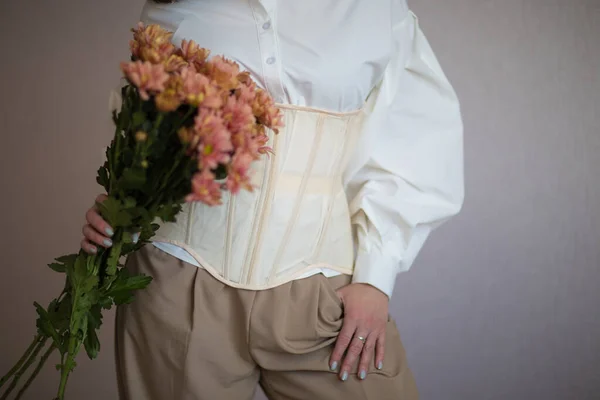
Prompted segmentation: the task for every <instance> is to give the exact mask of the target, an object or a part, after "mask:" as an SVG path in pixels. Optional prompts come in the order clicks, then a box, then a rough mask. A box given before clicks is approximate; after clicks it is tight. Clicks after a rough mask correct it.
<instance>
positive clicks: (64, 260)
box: [48, 254, 77, 273]
mask: <svg viewBox="0 0 600 400" xmlns="http://www.w3.org/2000/svg"><path fill="white" fill-rule="evenodd" d="M76 258H77V254H69V255H66V256H62V257H58V258H55V259H54V261H57V262H55V263H51V264H48V267H50V268H51V269H52V270H54V271H56V272H60V273H64V272H66V270H67V267H69V266H71V267H72V266H73V263H74V262H75V259H76Z"/></svg>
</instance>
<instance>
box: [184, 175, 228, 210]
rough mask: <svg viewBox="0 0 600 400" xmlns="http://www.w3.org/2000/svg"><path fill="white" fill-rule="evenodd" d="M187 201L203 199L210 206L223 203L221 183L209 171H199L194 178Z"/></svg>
mask: <svg viewBox="0 0 600 400" xmlns="http://www.w3.org/2000/svg"><path fill="white" fill-rule="evenodd" d="M186 201H201V202H203V203H205V204H208V205H210V206H216V205H219V204H221V185H220V184H219V183H218V182H216V181H215V176H214V175H213V174H212V173H211V172H210V171H209V170H204V171H201V172H198V173H196V174H195V175H194V177H193V178H192V192H191V193H190V194H189V195H188V196H187V198H186Z"/></svg>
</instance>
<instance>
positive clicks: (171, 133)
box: [0, 24, 282, 400]
mask: <svg viewBox="0 0 600 400" xmlns="http://www.w3.org/2000/svg"><path fill="white" fill-rule="evenodd" d="M132 31H133V34H134V35H133V36H134V37H133V40H132V41H131V51H132V60H131V62H126V63H122V64H121V69H122V71H123V74H124V77H125V78H126V80H127V84H126V85H124V86H123V87H122V88H121V95H120V96H119V97H120V98H119V101H120V103H121V105H120V106H119V107H118V109H117V110H115V111H113V121H114V123H115V125H116V130H115V135H114V138H113V140H112V142H111V144H110V146H109V147H108V148H107V151H106V162H105V163H104V165H103V166H101V167H100V169H99V170H98V177H97V181H98V183H99V184H101V185H102V186H103V187H104V188H105V190H106V192H107V194H108V198H107V200H105V201H104V202H102V203H98V204H97V207H98V209H99V210H100V213H101V215H102V216H103V218H104V219H105V220H106V221H107V222H108V223H109V224H110V226H112V227H113V228H115V233H114V235H113V246H112V247H111V248H110V249H106V250H105V249H100V250H99V251H98V252H97V254H93V255H90V254H87V253H85V252H83V251H80V252H79V253H78V254H70V255H66V256H62V257H59V258H57V259H56V262H55V263H52V264H50V265H49V266H50V268H52V269H53V270H55V271H57V272H60V273H64V274H66V283H65V287H64V289H63V291H62V293H61V294H60V296H59V297H58V298H56V299H54V300H53V301H52V302H50V305H49V306H48V307H47V308H44V307H42V306H41V305H39V304H37V303H35V307H36V310H37V314H38V318H37V323H36V325H37V334H36V335H35V337H34V339H33V342H32V343H31V345H30V346H29V348H28V349H27V350H26V351H25V353H24V354H23V356H22V357H21V359H20V360H19V361H18V362H17V363H16V364H15V365H14V367H13V368H12V369H11V370H10V371H9V372H8V374H7V375H5V376H4V377H2V378H1V380H0V387H3V386H4V385H8V386H7V388H6V390H5V392H4V394H3V395H2V397H1V399H2V400H4V399H8V396H9V395H10V394H11V393H12V392H13V391H14V389H15V388H16V387H17V386H18V384H19V380H20V379H21V377H23V375H24V374H25V373H26V372H27V371H28V370H29V369H30V368H33V366H34V365H36V366H35V368H34V369H33V371H32V372H31V373H30V375H29V378H28V380H27V381H26V382H25V384H24V385H22V387H21V389H20V391H19V392H18V393H17V394H16V398H17V399H19V398H20V397H21V396H22V395H23V393H24V392H25V390H26V389H27V388H28V387H29V385H30V384H31V383H32V382H33V380H34V379H35V377H36V376H37V374H38V372H39V371H40V370H41V368H42V367H43V365H44V363H45V362H46V361H47V360H48V358H49V356H50V355H51V354H52V353H54V352H55V351H58V352H59V354H60V360H61V361H60V364H59V365H58V366H57V368H58V369H59V370H60V373H61V374H60V375H61V378H60V385H59V389H58V395H57V397H56V399H59V400H62V399H64V396H65V388H66V383H67V379H68V377H69V374H70V373H71V372H72V371H73V369H74V368H75V366H76V363H75V358H76V356H77V354H78V352H79V350H80V349H81V346H82V345H83V346H84V348H85V350H86V352H87V354H88V356H89V357H90V358H92V359H93V358H95V357H96V356H97V354H98V351H99V349H100V343H99V340H98V336H97V333H96V332H97V330H98V329H99V328H100V325H101V323H102V310H103V309H110V308H111V307H112V306H113V305H119V304H124V303H127V302H130V301H131V300H132V298H133V293H134V291H135V290H140V289H143V288H145V287H146V286H147V285H148V284H149V283H150V281H151V279H152V278H151V277H149V276H143V275H140V276H132V275H130V274H128V272H127V270H126V269H124V268H122V267H123V265H122V264H120V262H119V260H120V258H121V256H124V255H127V254H129V253H130V252H132V251H135V250H137V249H139V248H140V247H141V246H143V245H144V244H146V243H148V242H149V240H150V239H151V237H152V236H153V235H154V234H155V232H156V230H157V229H158V227H159V225H158V224H156V223H154V222H155V221H156V220H157V219H160V220H161V221H163V222H170V221H175V217H176V215H177V214H178V212H179V211H181V207H182V205H183V204H184V203H185V202H186V201H201V202H203V203H206V204H209V205H217V204H220V201H221V194H222V192H223V191H225V190H227V191H229V192H231V193H232V194H235V193H237V192H238V191H240V190H241V189H245V190H252V186H251V184H250V164H251V163H252V162H253V161H255V160H257V159H259V158H260V157H261V156H262V155H264V154H265V153H268V152H269V151H270V148H269V147H267V142H268V140H269V137H268V135H267V130H268V129H270V130H272V131H273V132H274V133H277V129H278V128H279V127H281V126H282V116H281V113H280V110H279V109H278V108H277V107H276V106H275V104H274V103H273V100H272V99H271V98H270V97H269V96H268V94H267V93H266V92H265V91H263V90H261V89H259V88H257V87H256V85H255V83H254V82H253V81H252V79H251V78H250V76H249V74H247V73H244V72H240V69H239V66H238V65H237V64H236V63H235V62H232V61H230V60H227V59H225V58H224V57H221V56H215V57H212V58H210V59H209V57H208V56H209V51H208V50H206V49H204V48H201V47H199V46H198V45H197V44H196V43H194V42H193V41H186V40H184V41H183V42H182V44H181V46H180V47H176V46H174V45H173V44H172V42H171V37H172V33H170V32H167V31H165V30H164V29H162V28H160V27H159V26H156V25H149V26H144V25H143V24H139V25H138V26H137V28H135V29H133V30H132ZM133 232H139V241H134V238H133V234H132V233H133Z"/></svg>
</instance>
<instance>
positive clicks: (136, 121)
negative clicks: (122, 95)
mask: <svg viewBox="0 0 600 400" xmlns="http://www.w3.org/2000/svg"><path fill="white" fill-rule="evenodd" d="M144 121H146V113H145V112H143V111H137V112H135V113H133V126H135V127H137V126H140V125H142V124H143V123H144Z"/></svg>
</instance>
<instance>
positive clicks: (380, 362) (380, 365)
mask: <svg viewBox="0 0 600 400" xmlns="http://www.w3.org/2000/svg"><path fill="white" fill-rule="evenodd" d="M382 368H383V361H379V363H378V364H377V369H382Z"/></svg>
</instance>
